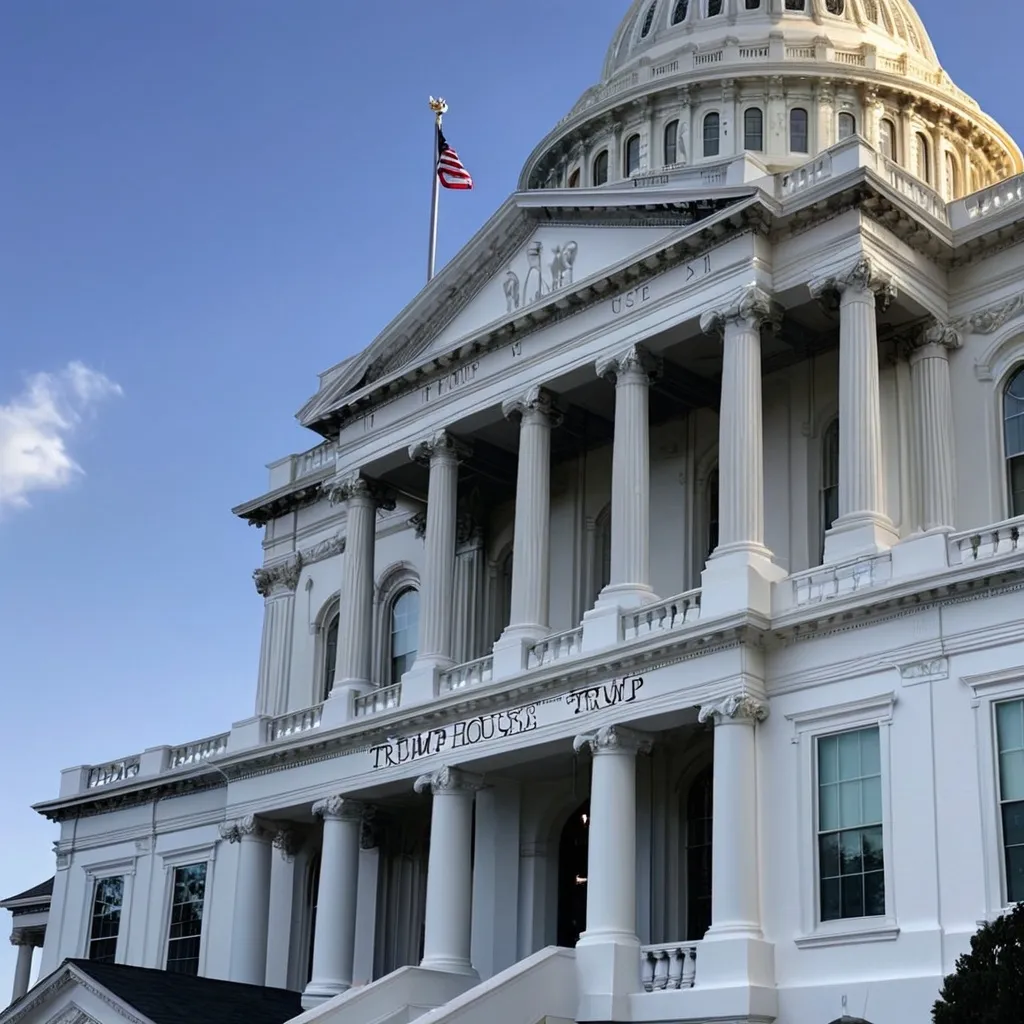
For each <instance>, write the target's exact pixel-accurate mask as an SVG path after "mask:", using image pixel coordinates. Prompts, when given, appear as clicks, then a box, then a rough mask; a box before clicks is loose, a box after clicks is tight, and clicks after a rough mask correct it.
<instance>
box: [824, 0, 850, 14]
mask: <svg viewBox="0 0 1024 1024" xmlns="http://www.w3.org/2000/svg"><path fill="white" fill-rule="evenodd" d="M825 10H826V11H828V13H829V14H834V15H835V16H836V17H837V18H838V17H840V16H841V15H842V14H843V13H844V12H845V11H846V3H845V0H825Z"/></svg>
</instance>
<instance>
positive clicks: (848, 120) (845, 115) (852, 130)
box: [839, 110, 857, 141]
mask: <svg viewBox="0 0 1024 1024" xmlns="http://www.w3.org/2000/svg"><path fill="white" fill-rule="evenodd" d="M856 134H857V118H855V117H854V116H853V114H851V113H850V112H849V111H846V110H844V111H843V112H842V113H841V114H840V115H839V140H840V141H842V140H843V139H849V138H852V137H853V136H854V135H856Z"/></svg>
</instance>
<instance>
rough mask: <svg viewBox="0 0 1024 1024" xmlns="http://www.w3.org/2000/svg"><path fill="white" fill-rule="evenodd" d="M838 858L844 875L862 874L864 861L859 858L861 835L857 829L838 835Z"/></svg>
mask: <svg viewBox="0 0 1024 1024" xmlns="http://www.w3.org/2000/svg"><path fill="white" fill-rule="evenodd" d="M839 857H840V867H841V868H842V873H843V874H844V875H862V874H863V873H864V860H863V858H862V857H861V833H860V832H859V831H858V830H857V829H851V830H850V831H849V832H842V833H840V836H839Z"/></svg>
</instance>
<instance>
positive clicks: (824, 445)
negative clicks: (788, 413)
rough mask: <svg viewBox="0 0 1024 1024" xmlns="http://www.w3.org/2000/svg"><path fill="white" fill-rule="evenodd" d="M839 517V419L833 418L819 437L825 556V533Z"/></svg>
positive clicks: (822, 552)
mask: <svg viewBox="0 0 1024 1024" xmlns="http://www.w3.org/2000/svg"><path fill="white" fill-rule="evenodd" d="M838 518H839V419H838V417H837V418H836V419H834V420H833V421H832V422H831V423H830V424H829V425H828V427H826V428H825V433H824V434H823V435H822V438H821V544H820V551H819V557H820V558H821V559H822V560H824V558H825V533H826V532H827V531H828V530H830V529H831V528H832V524H833V523H834V522H835V521H836V520H837V519H838Z"/></svg>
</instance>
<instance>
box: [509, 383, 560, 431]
mask: <svg viewBox="0 0 1024 1024" xmlns="http://www.w3.org/2000/svg"><path fill="white" fill-rule="evenodd" d="M501 411H502V414H503V415H504V416H505V418H506V419H510V420H515V419H520V420H526V419H527V418H531V419H532V418H536V419H539V420H542V421H545V422H546V423H547V425H548V426H549V427H551V428H552V429H554V428H555V427H557V426H559V425H560V424H561V422H562V420H563V419H564V416H563V414H562V410H561V409H559V407H558V403H557V401H556V399H555V396H554V394H552V393H551V392H550V391H548V389H547V388H542V387H540V386H535V387H532V388H528V389H527V390H526V391H525V392H523V394H521V395H517V396H516V397H515V398H507V399H506V400H505V401H504V402H502V403H501Z"/></svg>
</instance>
